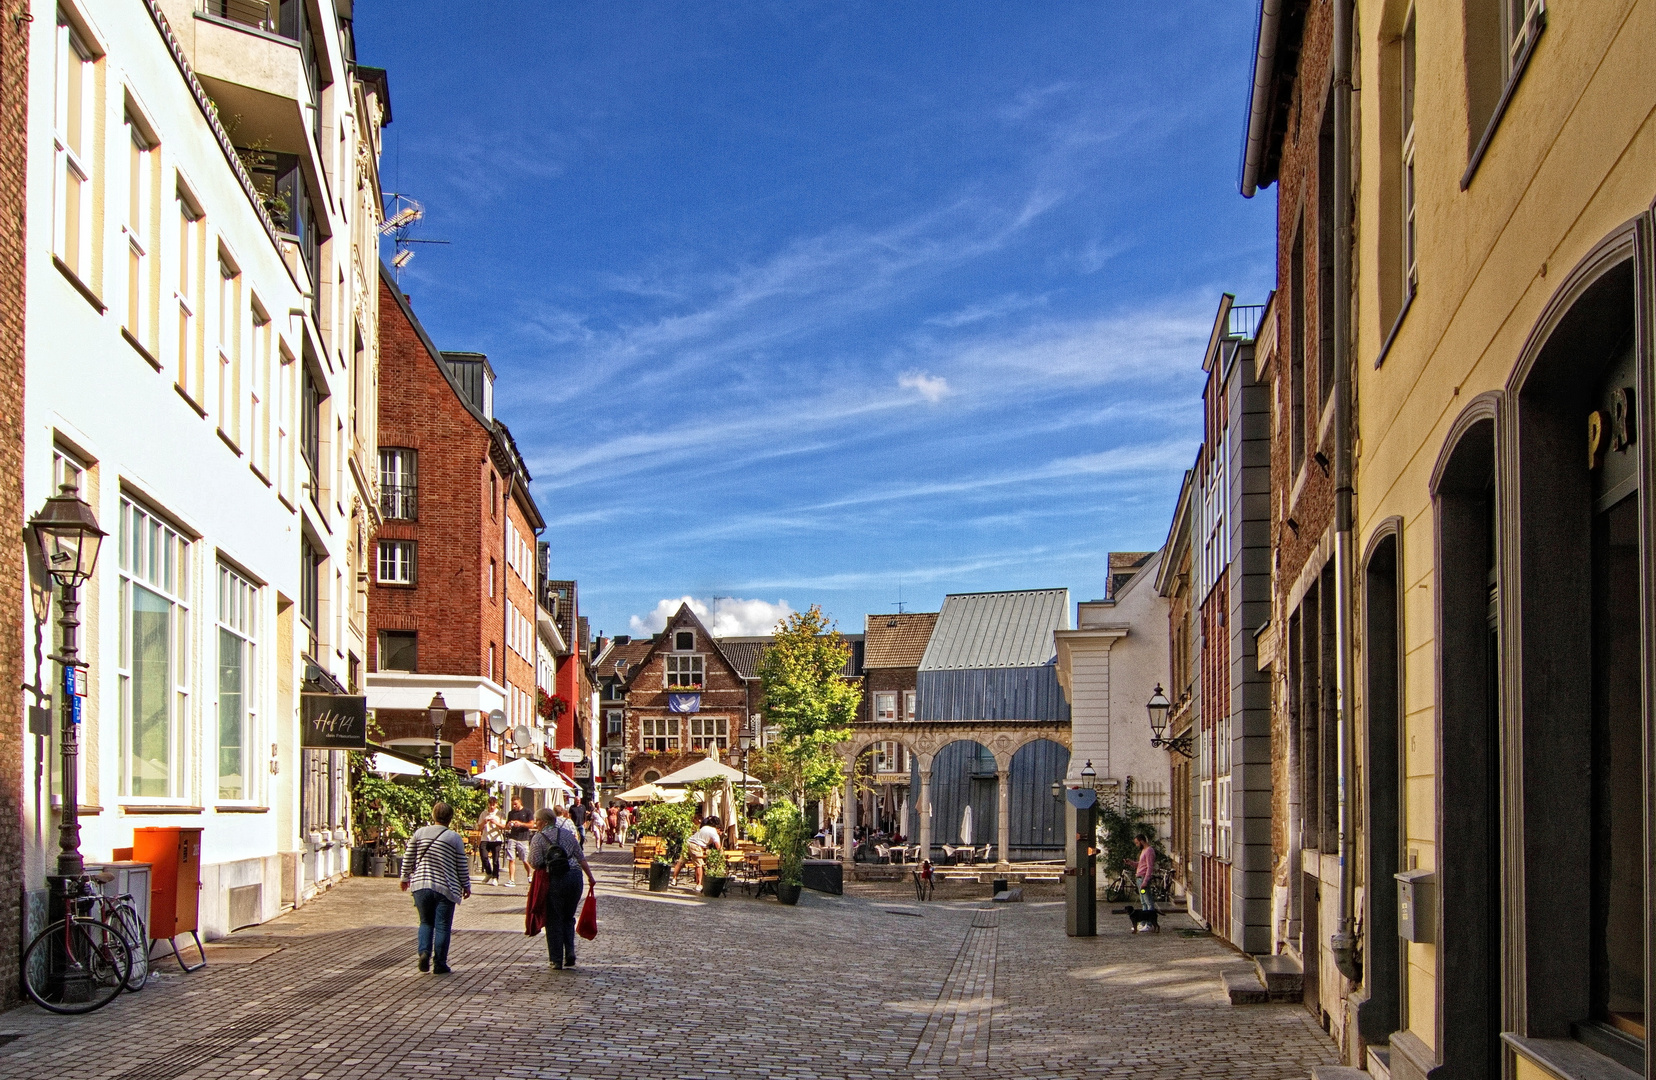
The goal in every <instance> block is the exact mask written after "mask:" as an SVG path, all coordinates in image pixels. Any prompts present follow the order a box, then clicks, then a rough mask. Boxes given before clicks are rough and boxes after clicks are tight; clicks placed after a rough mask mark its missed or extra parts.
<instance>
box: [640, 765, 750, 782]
mask: <svg viewBox="0 0 1656 1080" xmlns="http://www.w3.org/2000/svg"><path fill="white" fill-rule="evenodd" d="M714 779H718V780H729V781H735V782H737V783H740V782H741V779H742V770H740V769H732V768H731V767H730V766H729V765H721V764H719V763H718V762H717V761H714V760H713V759H712V758H702V759H701V760H700V761H698V762H696V763H695V764H694V765H686V766H685V767H684V768H682V769H680V770H679V771H678V772H675V773H668V774H667V775H666V776H663V777H662V778H661V779H660V780H657V781H656V783H657V784H659V785H661V786H662V787H676V786H679V785H682V784H694V783H695V782H696V781H698V780H714ZM748 779H749V781H752V779H753V774H752V773H749V774H748Z"/></svg>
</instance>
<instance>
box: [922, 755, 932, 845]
mask: <svg viewBox="0 0 1656 1080" xmlns="http://www.w3.org/2000/svg"><path fill="white" fill-rule="evenodd" d="M931 826H932V815H931V760H930V759H927V760H926V761H923V762H921V764H920V858H921V859H922V860H925V859H929V858H931V843H932V831H931Z"/></svg>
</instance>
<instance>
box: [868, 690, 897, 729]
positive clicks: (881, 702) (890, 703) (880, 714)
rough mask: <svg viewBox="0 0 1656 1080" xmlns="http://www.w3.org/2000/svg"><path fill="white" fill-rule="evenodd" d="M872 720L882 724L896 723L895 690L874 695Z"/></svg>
mask: <svg viewBox="0 0 1656 1080" xmlns="http://www.w3.org/2000/svg"><path fill="white" fill-rule="evenodd" d="M874 719H875V721H876V722H878V723H882V724H890V723H896V721H897V692H896V691H895V690H890V691H881V692H880V693H877V694H875V695H874Z"/></svg>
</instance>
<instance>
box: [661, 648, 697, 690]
mask: <svg viewBox="0 0 1656 1080" xmlns="http://www.w3.org/2000/svg"><path fill="white" fill-rule="evenodd" d="M686 674H693V675H694V676H695V678H694V679H693V680H690V681H686V680H685V679H683V678H681V677H680V676H684V675H686ZM661 679H662V685H663V686H664V687H674V686H688V687H694V688H696V689H700V690H705V689H706V688H707V660H706V658H705V657H704V656H703V655H702V654H701V653H668V654H667V658H666V662H665V663H663V664H662V666H661Z"/></svg>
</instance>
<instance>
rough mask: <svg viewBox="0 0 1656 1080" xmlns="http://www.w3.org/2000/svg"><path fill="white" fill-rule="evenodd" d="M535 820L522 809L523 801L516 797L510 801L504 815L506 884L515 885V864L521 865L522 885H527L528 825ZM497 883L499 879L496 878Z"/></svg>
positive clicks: (529, 878)
mask: <svg viewBox="0 0 1656 1080" xmlns="http://www.w3.org/2000/svg"><path fill="white" fill-rule="evenodd" d="M534 820H535V815H533V814H531V813H530V812H529V811H527V810H525V809H524V808H523V800H522V799H519V798H517V797H515V796H514V797H513V799H512V809H511V811H510V812H509V813H508V814H507V815H506V884H507V885H508V886H511V885H516V884H517V864H518V863H522V864H523V883H524V884H525V885H527V884H529V882H530V880H531V877H532V873H531V871H530V869H529V832H530V829H529V825H530V823H531V822H533V821H534ZM496 880H497V881H498V880H499V879H498V878H496Z"/></svg>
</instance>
